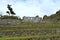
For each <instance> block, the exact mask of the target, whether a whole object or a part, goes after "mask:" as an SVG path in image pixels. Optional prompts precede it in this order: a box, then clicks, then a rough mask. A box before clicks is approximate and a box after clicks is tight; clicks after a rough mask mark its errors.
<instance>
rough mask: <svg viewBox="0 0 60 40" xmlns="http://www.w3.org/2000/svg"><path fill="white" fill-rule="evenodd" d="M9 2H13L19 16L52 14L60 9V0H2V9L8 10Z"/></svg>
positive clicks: (0, 2)
mask: <svg viewBox="0 0 60 40" xmlns="http://www.w3.org/2000/svg"><path fill="white" fill-rule="evenodd" d="M7 4H11V5H12V8H13V10H14V11H15V13H16V15H17V16H20V17H23V16H36V15H39V16H40V17H42V16H44V15H51V14H53V13H55V12H56V11H57V10H59V9H60V5H59V4H60V0H0V10H1V11H3V12H4V14H6V13H5V12H6V11H7V10H8V9H7V8H6V7H7Z"/></svg>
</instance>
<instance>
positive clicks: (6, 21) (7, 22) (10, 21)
mask: <svg viewBox="0 0 60 40" xmlns="http://www.w3.org/2000/svg"><path fill="white" fill-rule="evenodd" d="M20 22H21V21H20V20H17V19H0V25H14V24H18V23H20Z"/></svg>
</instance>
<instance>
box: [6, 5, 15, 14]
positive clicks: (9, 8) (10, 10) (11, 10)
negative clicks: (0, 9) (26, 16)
mask: <svg viewBox="0 0 60 40" xmlns="http://www.w3.org/2000/svg"><path fill="white" fill-rule="evenodd" d="M7 8H8V10H9V11H7V12H6V13H8V14H9V15H10V14H12V15H15V13H14V11H13V9H12V8H11V5H9V4H8V5H7Z"/></svg>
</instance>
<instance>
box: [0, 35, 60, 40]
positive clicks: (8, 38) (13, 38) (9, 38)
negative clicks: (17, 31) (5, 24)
mask: <svg viewBox="0 0 60 40" xmlns="http://www.w3.org/2000/svg"><path fill="white" fill-rule="evenodd" d="M51 37H60V34H49V35H40V36H18V37H3V38H0V40H17V39H18V40H19V39H28V38H51Z"/></svg>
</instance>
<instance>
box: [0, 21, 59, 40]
mask: <svg viewBox="0 0 60 40" xmlns="http://www.w3.org/2000/svg"><path fill="white" fill-rule="evenodd" d="M31 30H32V31H35V30H37V31H40V30H47V31H49V30H60V22H40V23H20V24H18V25H15V26H3V25H2V26H0V33H7V32H21V31H23V32H24V31H31ZM50 37H59V38H60V34H46V35H29V36H28V35H27V36H15V37H13V36H10V37H8V36H7V37H5V36H4V37H1V38H0V40H25V39H30V38H32V39H34V38H50Z"/></svg>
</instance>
